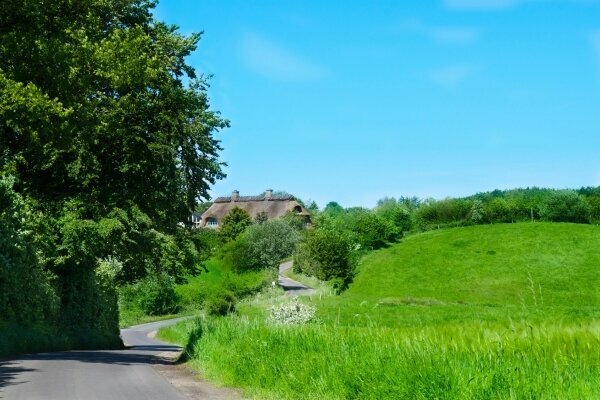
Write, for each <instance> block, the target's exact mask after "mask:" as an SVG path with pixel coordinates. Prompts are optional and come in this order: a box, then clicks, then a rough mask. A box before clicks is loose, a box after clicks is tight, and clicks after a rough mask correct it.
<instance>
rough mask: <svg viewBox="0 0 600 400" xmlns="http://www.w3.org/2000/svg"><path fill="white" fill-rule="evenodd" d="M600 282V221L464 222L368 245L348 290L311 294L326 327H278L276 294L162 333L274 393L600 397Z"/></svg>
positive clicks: (217, 373) (209, 372) (250, 387)
mask: <svg viewBox="0 0 600 400" xmlns="http://www.w3.org/2000/svg"><path fill="white" fill-rule="evenodd" d="M599 288H600V227H598V226H590V225H574V224H551V223H521V224H506V225H487V226H473V227H465V228H453V229H447V230H439V231H433V232H426V233H422V234H417V235H414V236H411V237H408V238H406V239H404V240H403V242H402V243H398V244H395V245H393V246H390V247H389V248H386V249H382V250H379V251H376V252H373V253H370V254H368V255H367V256H366V257H365V258H364V259H363V260H362V262H361V264H360V270H359V273H358V275H357V277H356V279H355V282H354V283H353V284H352V285H351V287H350V289H349V290H348V291H346V292H345V293H343V294H342V295H341V296H332V295H322V293H323V292H324V291H321V292H320V293H321V294H319V295H316V296H313V297H312V298H310V299H304V300H303V301H305V302H310V303H311V304H313V305H315V306H316V307H317V310H318V311H317V315H318V321H317V322H315V323H310V324H306V325H303V326H295V327H294V326H291V327H289V326H273V325H269V324H268V323H266V322H265V320H264V315H265V314H266V310H265V308H266V307H267V306H268V305H269V304H272V303H273V302H276V301H279V300H277V299H267V300H255V301H251V302H248V303H247V305H246V306H244V307H241V308H240V311H239V314H238V315H237V316H233V317H227V318H208V319H202V320H199V321H196V322H193V321H188V322H185V323H183V324H180V325H178V326H175V327H173V328H171V329H168V330H165V331H163V332H161V335H162V337H165V338H167V339H169V340H172V341H176V342H180V343H184V344H186V343H187V344H188V346H187V350H188V353H189V355H190V357H191V364H192V365H193V366H194V367H196V368H198V369H201V370H202V371H203V373H204V375H205V376H207V377H209V378H211V379H213V380H215V381H217V382H221V383H224V384H227V385H232V386H238V387H242V388H244V389H245V391H246V393H247V394H249V395H251V396H256V397H260V398H289V399H304V398H314V399H317V398H319V399H321V398H324V399H353V398H367V399H370V398H372V399H385V398H392V399H404V398H405V399H419V398H420V399H429V398H440V399H442V398H443V399H472V398H480V399H513V398H514V399H546V398H547V399H557V398H560V399H563V398H567V399H596V398H600V352H598V348H600V289H599ZM190 338H191V340H189V339H190Z"/></svg>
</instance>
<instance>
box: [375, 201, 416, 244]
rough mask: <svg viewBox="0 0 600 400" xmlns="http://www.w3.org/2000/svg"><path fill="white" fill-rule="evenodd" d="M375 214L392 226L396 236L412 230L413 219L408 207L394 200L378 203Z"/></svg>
mask: <svg viewBox="0 0 600 400" xmlns="http://www.w3.org/2000/svg"><path fill="white" fill-rule="evenodd" d="M375 212H376V213H377V215H379V216H380V217H381V218H383V219H384V220H386V221H388V222H389V223H391V224H392V226H393V228H394V233H395V235H396V236H402V234H403V233H404V232H406V231H409V230H410V229H411V228H412V218H411V214H410V211H409V209H408V206H407V205H405V204H404V203H402V202H400V201H397V200H396V199H394V198H393V197H392V198H387V197H386V198H384V199H381V200H379V201H378V202H377V207H376V208H375Z"/></svg>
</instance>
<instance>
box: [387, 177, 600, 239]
mask: <svg viewBox="0 0 600 400" xmlns="http://www.w3.org/2000/svg"><path fill="white" fill-rule="evenodd" d="M386 201H389V199H384V200H382V201H380V205H381V204H383V203H385V202H386ZM398 201H399V202H400V203H402V204H404V205H405V206H406V207H407V209H408V210H411V211H412V214H413V218H412V222H413V228H416V229H419V230H428V229H432V228H437V227H442V226H446V227H448V226H461V225H472V224H485V223H502V222H505V223H506V222H520V221H531V220H535V221H553V222H575V223H586V224H587V223H593V224H598V223H600V187H595V188H594V187H586V188H581V189H579V190H555V189H545V188H537V187H533V188H525V189H512V190H494V191H491V192H485V193H478V194H476V195H474V196H469V197H464V198H446V199H443V200H432V199H427V200H415V199H403V198H400V199H399V200H398Z"/></svg>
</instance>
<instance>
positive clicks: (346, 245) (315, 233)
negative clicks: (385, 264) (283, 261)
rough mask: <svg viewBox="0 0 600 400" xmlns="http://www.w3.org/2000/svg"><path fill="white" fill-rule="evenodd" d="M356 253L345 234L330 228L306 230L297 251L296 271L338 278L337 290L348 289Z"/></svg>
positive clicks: (295, 254)
mask: <svg viewBox="0 0 600 400" xmlns="http://www.w3.org/2000/svg"><path fill="white" fill-rule="evenodd" d="M355 265H356V253H355V252H354V251H353V249H352V242H351V241H350V239H349V238H348V236H347V235H346V234H344V233H343V232H338V231H335V230H331V229H323V228H321V229H314V230H312V231H307V232H306V234H305V236H304V239H303V240H302V241H301V242H300V244H299V245H298V249H297V251H296V252H295V253H294V270H295V271H296V272H302V273H304V274H307V275H313V276H316V277H317V278H318V279H321V280H324V281H328V280H333V279H337V280H338V282H339V284H338V291H339V292H341V291H342V290H344V289H346V288H347V287H348V285H349V284H350V282H351V281H352V278H353V276H354V267H355Z"/></svg>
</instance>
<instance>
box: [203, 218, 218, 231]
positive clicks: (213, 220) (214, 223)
mask: <svg viewBox="0 0 600 400" xmlns="http://www.w3.org/2000/svg"><path fill="white" fill-rule="evenodd" d="M206 225H208V226H210V227H211V228H216V227H217V226H219V224H218V223H217V219H216V218H213V217H210V218H208V219H207V220H206Z"/></svg>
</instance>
